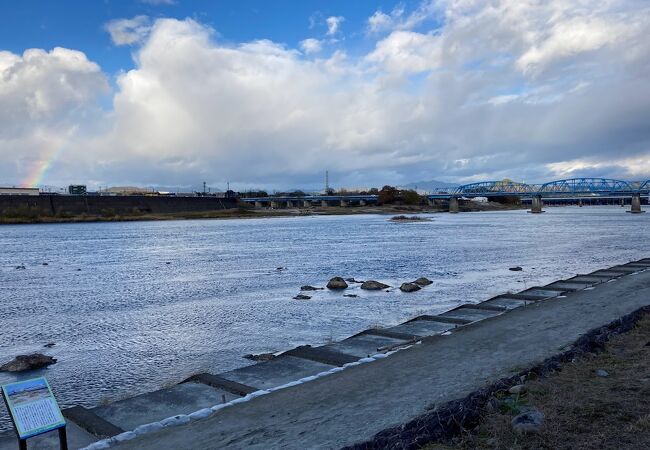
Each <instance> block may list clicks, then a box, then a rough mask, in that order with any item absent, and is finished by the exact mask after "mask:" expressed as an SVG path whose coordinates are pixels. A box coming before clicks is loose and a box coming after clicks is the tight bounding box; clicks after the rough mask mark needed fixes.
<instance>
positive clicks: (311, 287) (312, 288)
mask: <svg viewBox="0 0 650 450" xmlns="http://www.w3.org/2000/svg"><path fill="white" fill-rule="evenodd" d="M321 289H323V288H317V287H314V286H309V285H307V286H300V290H301V291H319V290H321Z"/></svg>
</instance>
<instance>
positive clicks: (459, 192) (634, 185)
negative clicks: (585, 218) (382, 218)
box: [240, 178, 650, 213]
mask: <svg viewBox="0 0 650 450" xmlns="http://www.w3.org/2000/svg"><path fill="white" fill-rule="evenodd" d="M642 196H643V197H648V196H650V180H646V181H624V180H615V179H610V178H569V179H565V180H556V181H550V182H548V183H543V184H528V183H518V182H515V181H509V180H504V181H482V182H479V183H471V184H464V185H462V186H458V187H457V188H456V189H454V190H452V191H450V192H436V193H433V194H428V195H427V196H426V197H427V199H428V200H429V202H430V203H434V202H437V201H446V202H448V204H449V211H450V212H458V210H459V200H462V199H472V198H477V197H487V198H498V197H516V198H519V199H521V200H522V201H524V202H526V203H528V202H530V203H531V212H536V213H537V212H543V211H542V205H543V201H544V200H546V201H552V200H562V199H567V200H569V199H575V200H578V201H580V200H582V199H585V200H586V199H616V200H620V201H621V202H623V201H624V200H626V199H631V212H642V210H641V197H642ZM240 200H241V201H243V202H246V203H249V204H251V205H255V206H256V207H265V206H270V207H271V208H280V207H285V206H286V207H309V206H314V205H318V206H331V205H333V204H336V205H339V206H351V205H362V206H363V205H369V204H376V203H377V201H378V196H377V195H307V196H302V197H291V196H269V197H257V198H242V199H240Z"/></svg>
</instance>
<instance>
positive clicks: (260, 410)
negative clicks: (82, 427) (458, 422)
mask: <svg viewBox="0 0 650 450" xmlns="http://www.w3.org/2000/svg"><path fill="white" fill-rule="evenodd" d="M648 304H650V271H646V272H643V273H639V274H636V275H630V276H625V277H622V278H620V279H618V280H616V281H614V282H610V283H603V284H601V285H598V286H596V287H595V288H594V289H592V290H584V291H578V292H575V293H572V294H569V295H568V296H567V297H566V298H556V299H550V300H545V301H543V302H539V303H537V304H534V305H531V306H527V307H525V308H518V309H515V310H512V311H510V312H508V313H506V314H503V315H500V316H496V317H493V318H490V319H486V320H483V321H481V322H477V323H475V324H472V325H468V326H465V327H461V328H459V329H457V330H456V331H454V333H452V334H451V335H449V336H435V337H431V338H426V339H424V340H423V342H422V344H420V345H416V346H414V347H412V348H410V349H408V350H404V351H401V352H397V353H395V354H393V355H391V356H390V357H388V358H385V359H382V360H379V361H376V362H372V363H369V364H364V365H361V366H357V367H353V368H349V369H346V370H344V371H342V372H339V373H337V374H334V375H331V376H327V377H323V378H319V379H317V380H315V381H312V382H309V383H305V384H302V385H299V386H295V387H292V388H288V389H283V390H280V391H276V392H273V393H271V394H269V395H265V396H262V397H259V398H256V399H254V400H252V401H250V402H247V403H242V404H238V405H234V406H232V407H230V408H226V409H224V410H222V411H220V412H218V413H217V414H216V415H214V416H212V417H211V418H209V419H206V420H204V421H198V422H194V423H192V424H190V425H186V426H182V427H177V428H169V429H165V430H163V431H161V432H158V433H154V434H149V435H144V436H141V437H139V438H137V439H134V440H132V441H128V442H126V443H123V444H122V445H120V446H118V447H117V448H119V449H120V450H123V449H153V450H161V449H220V448H247V449H248V448H259V449H270V448H273V449H275V448H285V449H306V448H322V449H326V448H340V447H342V446H345V445H349V444H353V443H356V442H360V441H364V440H367V439H369V438H371V437H372V436H373V435H374V434H376V433H377V432H379V431H381V430H383V429H385V428H388V427H392V426H395V425H399V424H401V423H404V422H407V421H409V420H410V419H413V418H414V417H416V416H418V415H420V414H422V413H424V412H426V410H427V408H430V407H431V406H433V405H435V404H440V403H444V402H447V401H449V400H454V399H458V398H462V397H464V396H466V395H467V394H469V393H470V392H472V391H474V390H476V389H477V388H479V387H481V386H483V385H485V384H489V383H491V382H493V381H495V380H497V379H499V378H502V377H504V376H509V375H512V374H513V373H514V372H517V371H519V370H521V369H523V368H526V367H529V366H532V365H534V364H536V363H538V362H541V361H542V360H544V359H545V358H547V357H550V356H552V355H554V354H556V353H559V352H561V351H563V350H564V349H566V348H567V347H568V346H570V345H571V344H572V343H573V341H574V340H575V339H576V338H578V337H579V336H580V335H582V334H584V333H586V332H587V331H589V330H590V329H593V328H595V327H598V326H601V325H604V324H606V323H608V322H611V321H613V320H615V319H617V318H619V317H620V316H622V315H625V314H628V313H630V312H632V311H634V310H636V309H638V308H640V307H642V306H646V305H648Z"/></svg>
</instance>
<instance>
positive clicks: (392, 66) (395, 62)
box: [366, 31, 441, 74]
mask: <svg viewBox="0 0 650 450" xmlns="http://www.w3.org/2000/svg"><path fill="white" fill-rule="evenodd" d="M440 53H441V47H440V39H439V38H438V37H436V36H431V35H427V34H422V33H415V32H412V31H394V32H392V33H391V34H390V35H389V36H388V37H386V38H385V39H382V40H381V41H379V42H378V43H377V46H376V48H375V50H374V51H373V52H371V53H369V54H368V55H367V57H366V61H368V62H370V63H376V64H379V65H381V66H383V69H384V70H386V71H388V72H391V73H398V74H402V73H417V72H424V71H427V70H432V69H435V68H436V67H437V66H438V65H439V64H440Z"/></svg>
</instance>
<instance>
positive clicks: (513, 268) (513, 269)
mask: <svg viewBox="0 0 650 450" xmlns="http://www.w3.org/2000/svg"><path fill="white" fill-rule="evenodd" d="M508 270H511V271H512V272H521V271H522V270H524V269H522V268H521V267H519V266H515V267H510V268H509V269H508Z"/></svg>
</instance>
